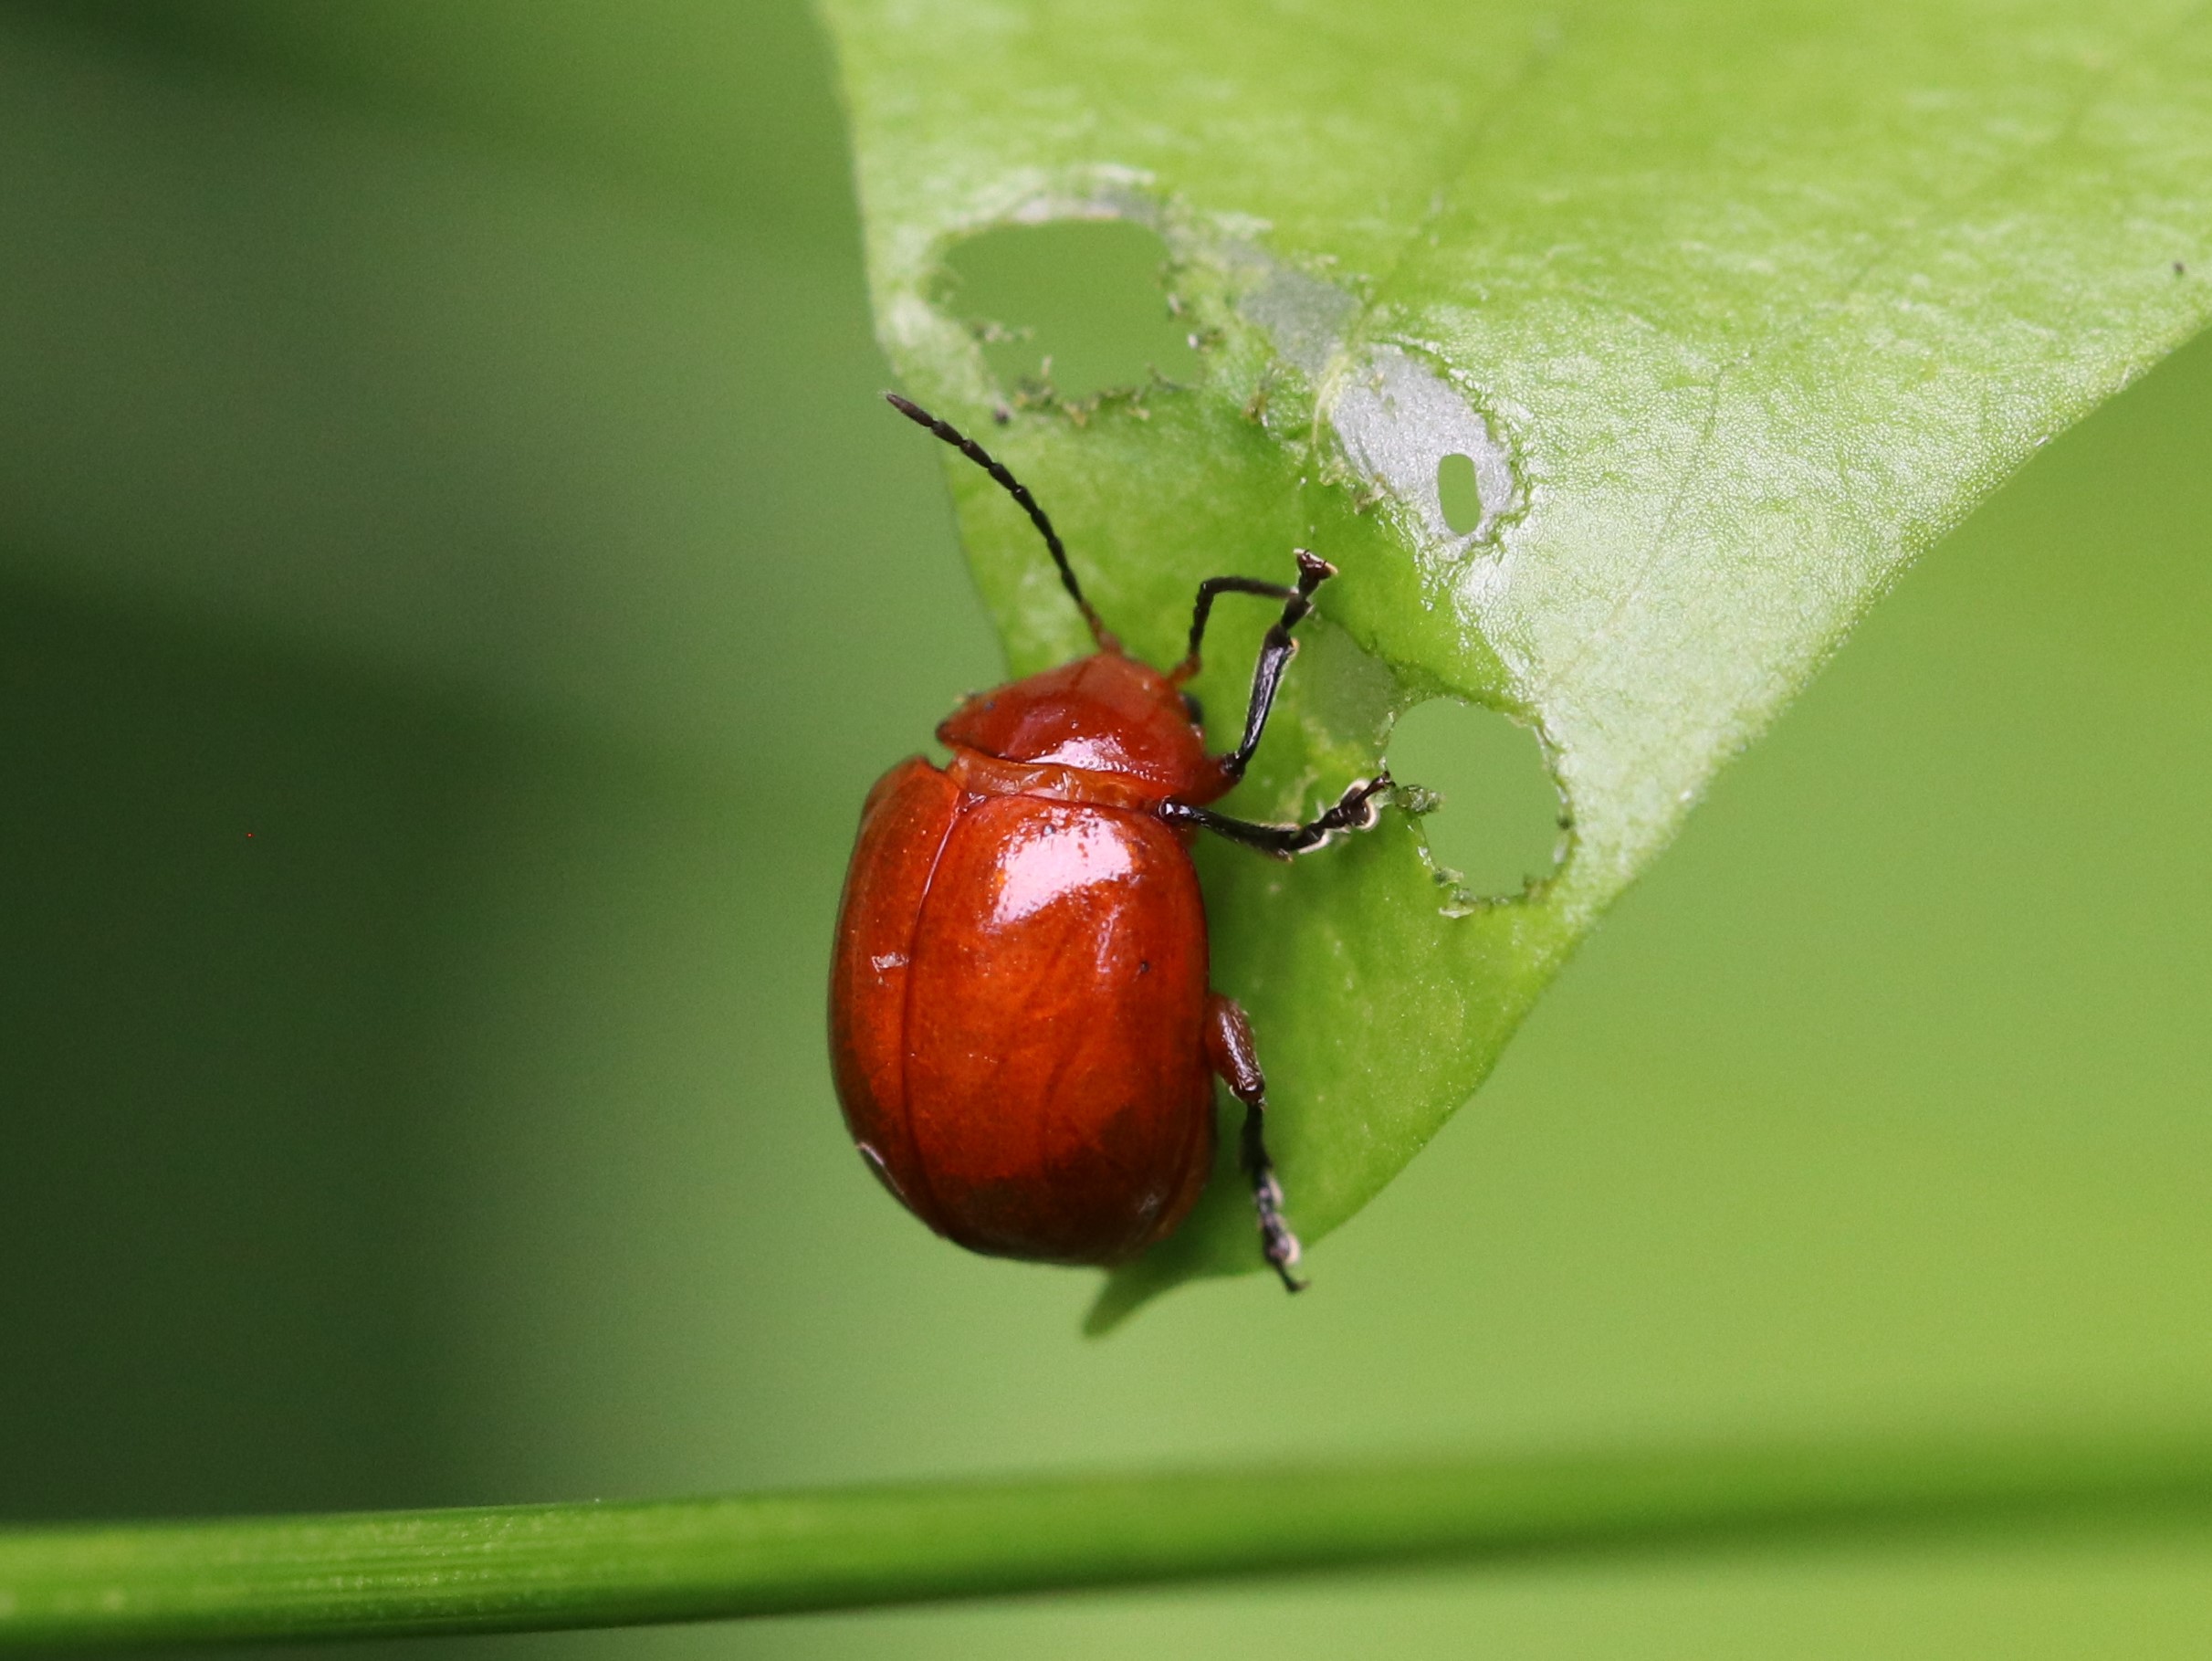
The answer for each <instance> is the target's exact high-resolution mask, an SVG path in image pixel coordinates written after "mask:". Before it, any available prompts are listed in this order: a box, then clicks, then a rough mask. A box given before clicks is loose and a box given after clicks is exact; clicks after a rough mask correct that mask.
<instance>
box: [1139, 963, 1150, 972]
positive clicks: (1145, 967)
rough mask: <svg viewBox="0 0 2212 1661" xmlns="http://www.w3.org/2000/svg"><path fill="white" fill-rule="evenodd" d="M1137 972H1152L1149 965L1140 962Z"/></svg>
mask: <svg viewBox="0 0 2212 1661" xmlns="http://www.w3.org/2000/svg"><path fill="white" fill-rule="evenodd" d="M1151 972H1152V965H1151V964H1149V963H1144V962H1140V963H1138V964H1137V973H1138V974H1150V973H1151Z"/></svg>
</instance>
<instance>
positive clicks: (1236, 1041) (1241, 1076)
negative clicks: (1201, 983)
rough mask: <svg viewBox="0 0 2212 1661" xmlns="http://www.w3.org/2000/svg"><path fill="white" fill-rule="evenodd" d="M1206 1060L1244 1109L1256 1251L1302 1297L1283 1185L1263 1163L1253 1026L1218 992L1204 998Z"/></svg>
mask: <svg viewBox="0 0 2212 1661" xmlns="http://www.w3.org/2000/svg"><path fill="white" fill-rule="evenodd" d="M1206 1059H1207V1061H1208V1063H1209V1064H1211V1067H1212V1068H1213V1070H1214V1071H1215V1072H1216V1073H1218V1074H1220V1075H1221V1081H1222V1082H1223V1083H1224V1084H1226V1085H1228V1087H1229V1093H1230V1094H1231V1095H1232V1096H1233V1097H1235V1098H1236V1099H1238V1100H1239V1101H1241V1102H1242V1103H1243V1104H1244V1136H1243V1166H1244V1174H1245V1175H1246V1176H1248V1177H1249V1178H1251V1179H1252V1204H1253V1209H1254V1210H1255V1211H1257V1212H1258V1213H1259V1214H1260V1249H1261V1250H1262V1251H1263V1252H1264V1253H1265V1254H1266V1256H1267V1261H1268V1262H1269V1263H1270V1264H1272V1265H1273V1266H1274V1271H1275V1273H1276V1274H1277V1275H1279V1276H1281V1277H1283V1286H1284V1290H1286V1291H1292V1292H1303V1291H1304V1290H1305V1281H1303V1280H1301V1279H1299V1278H1298V1277H1296V1276H1295V1275H1294V1274H1292V1273H1291V1270H1292V1269H1294V1268H1295V1267H1297V1263H1298V1257H1299V1250H1298V1236H1297V1235H1295V1234H1293V1233H1292V1232H1291V1226H1290V1224H1289V1223H1288V1222H1286V1221H1285V1220H1284V1215H1283V1185H1282V1183H1278V1182H1276V1181H1275V1166H1274V1161H1273V1160H1271V1159H1269V1158H1268V1157H1267V1138H1266V1134H1265V1124H1266V1118H1267V1079H1266V1077H1265V1076H1264V1075H1263V1073H1262V1072H1261V1071H1260V1057H1259V1052H1258V1050H1257V1049H1255V1048H1254V1047H1253V1041H1252V1023H1251V1022H1250V1021H1249V1020H1247V1019H1246V1018H1245V1015H1244V1009H1243V1006H1242V1004H1239V1003H1238V1002H1237V1001H1236V1000H1235V999H1234V998H1225V997H1223V996H1222V995H1221V993H1218V992H1215V993H1207V995H1206Z"/></svg>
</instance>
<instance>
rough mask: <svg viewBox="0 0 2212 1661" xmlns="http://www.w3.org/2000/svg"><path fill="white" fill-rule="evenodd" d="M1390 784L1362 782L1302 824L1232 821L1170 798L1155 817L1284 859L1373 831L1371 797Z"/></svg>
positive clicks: (1379, 777)
mask: <svg viewBox="0 0 2212 1661" xmlns="http://www.w3.org/2000/svg"><path fill="white" fill-rule="evenodd" d="M1393 783H1395V781H1393V780H1392V779H1391V777H1390V775H1389V773H1377V774H1376V775H1375V776H1374V777H1373V778H1371V779H1365V780H1362V781H1361V782H1360V783H1357V784H1354V785H1353V786H1352V787H1351V788H1350V789H1349V790H1347V791H1346V792H1345V793H1344V794H1343V795H1342V796H1340V797H1338V798H1337V805H1336V806H1334V807H1332V808H1330V809H1329V810H1328V811H1327V812H1326V813H1325V814H1322V815H1320V816H1319V817H1317V818H1315V819H1312V820H1309V821H1308V822H1306V823H1305V824H1304V825H1255V824H1253V822H1252V821H1251V820H1249V819H1232V818H1231V817H1230V816H1229V815H1227V814H1217V813H1215V812H1214V811H1213V810H1212V809H1211V808H1208V807H1194V806H1192V805H1191V804H1190V803H1188V802H1178V801H1175V800H1173V799H1172V798H1170V799H1169V800H1168V801H1165V802H1162V803H1161V804H1159V810H1158V811H1159V816H1160V817H1161V818H1163V819H1165V820H1166V821H1167V822H1168V823H1169V824H1170V825H1191V826H1194V827H1196V828H1197V829H1200V830H1210V831H1211V832H1213V833H1214V835H1216V836H1226V837H1228V838H1229V840H1230V841H1232V842H1241V843H1242V844H1243V845H1244V846H1246V847H1255V848H1258V849H1259V850H1260V851H1261V852H1262V853H1263V854H1273V855H1274V856H1275V857H1277V858H1278V859H1288V858H1289V857H1291V856H1292V855H1294V854H1310V853H1312V852H1313V851H1314V850H1315V849H1316V848H1317V847H1324V846H1327V845H1328V844H1329V843H1330V842H1333V841H1334V840H1336V838H1337V836H1341V835H1343V834H1344V833H1345V832H1347V831H1363V830H1371V829H1373V828H1374V825H1375V823H1376V821H1377V820H1378V819H1379V818H1380V817H1381V816H1382V814H1381V810H1380V809H1379V807H1377V806H1376V804H1375V798H1376V797H1377V796H1379V795H1380V794H1382V793H1383V792H1384V791H1386V790H1389V789H1390V788H1391V787H1392V785H1393Z"/></svg>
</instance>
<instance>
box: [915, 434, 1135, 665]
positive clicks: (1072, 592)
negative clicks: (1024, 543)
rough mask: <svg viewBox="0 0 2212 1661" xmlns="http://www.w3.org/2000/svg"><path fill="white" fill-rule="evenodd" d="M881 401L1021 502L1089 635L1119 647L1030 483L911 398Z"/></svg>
mask: <svg viewBox="0 0 2212 1661" xmlns="http://www.w3.org/2000/svg"><path fill="white" fill-rule="evenodd" d="M884 401H885V402H886V404H888V405H890V406H891V407H892V408H893V409H895V410H896V411H897V412H898V413H899V414H900V415H904V416H906V418H907V420H909V421H911V422H913V423H914V424H915V425H916V426H926V427H928V429H929V430H930V431H931V432H933V433H935V434H936V435H937V436H938V437H939V438H942V439H943V440H944V441H945V442H946V443H947V444H949V445H950V446H951V447H953V448H954V449H956V450H958V451H959V453H960V454H961V455H963V456H965V457H968V459H969V460H970V461H972V462H974V463H975V464H976V466H978V467H979V468H982V469H983V471H984V472H986V473H988V474H990V475H991V478H994V479H996V480H997V481H998V483H999V485H1000V488H1001V489H1003V490H1004V491H1005V492H1006V494H1007V495H1009V496H1011V497H1012V498H1013V499H1014V500H1016V501H1018V502H1020V503H1021V504H1022V511H1023V512H1025V513H1027V514H1028V515H1029V519H1030V523H1032V524H1033V525H1034V526H1036V527H1037V533H1038V534H1039V535H1040V536H1042V537H1043V538H1044V546H1045V548H1046V549H1047V550H1048V551H1050V552H1051V554H1052V556H1053V563H1054V564H1055V565H1057V566H1058V567H1059V568H1060V581H1061V583H1062V584H1063V585H1064V587H1065V588H1066V589H1067V593H1068V598H1070V599H1071V600H1073V601H1075V609H1076V610H1077V611H1079V612H1081V613H1082V614H1083V620H1084V622H1085V623H1087V624H1088V625H1090V629H1091V638H1092V639H1094V640H1096V641H1097V642H1098V646H1099V649H1100V650H1102V651H1108V652H1113V651H1119V650H1120V649H1121V643H1120V642H1119V641H1118V640H1116V639H1115V638H1114V636H1113V632H1112V631H1111V630H1109V629H1108V628H1107V627H1106V625H1105V624H1104V623H1102V622H1100V621H1099V617H1098V614H1097V613H1096V611H1094V610H1092V609H1091V603H1090V602H1089V601H1088V600H1086V599H1085V598H1084V597H1083V584H1082V583H1078V582H1076V581H1075V567H1074V566H1073V565H1070V564H1069V563H1068V562H1067V550H1066V549H1065V548H1064V547H1063V546H1061V542H1060V533H1059V532H1058V531H1054V529H1053V521H1052V520H1049V519H1047V518H1045V517H1044V510H1043V508H1040V507H1039V506H1037V499H1036V498H1035V497H1033V496H1032V495H1031V494H1030V493H1029V487H1028V486H1027V485H1025V484H1023V483H1022V481H1021V480H1020V479H1018V478H1015V477H1014V476H1013V475H1012V473H1010V472H1008V471H1007V470H1006V465H1005V464H1004V463H1003V462H1001V461H1000V460H999V459H998V458H997V457H995V456H993V455H992V454H991V452H990V451H989V450H987V449H985V448H984V447H982V446H981V445H980V444H978V443H977V442H976V441H975V440H974V439H972V438H970V436H968V435H967V434H966V433H963V432H962V431H960V429H959V427H957V426H953V425H952V423H951V422H949V421H940V420H938V418H937V417H936V416H935V415H931V414H930V413H929V412H928V410H926V409H924V408H923V407H922V406H921V405H918V404H916V403H914V402H913V401H912V400H911V399H907V398H902V397H900V396H899V395H898V394H896V393H895V392H887V393H886V394H884Z"/></svg>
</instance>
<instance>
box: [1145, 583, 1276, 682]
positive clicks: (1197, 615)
mask: <svg viewBox="0 0 2212 1661" xmlns="http://www.w3.org/2000/svg"><path fill="white" fill-rule="evenodd" d="M1297 593H1298V591H1297V590H1296V589H1295V588H1292V587H1290V586H1289V585H1288V584H1287V583H1265V582H1262V581H1261V580H1260V579H1259V578H1258V577H1208V578H1207V579H1206V580H1205V581H1204V582H1203V583H1200V584H1199V585H1198V604H1197V605H1196V606H1194V607H1193V608H1192V609H1191V613H1190V650H1189V651H1187V652H1185V653H1184V654H1183V660H1182V662H1180V663H1179V664H1177V665H1176V666H1175V667H1174V668H1172V669H1170V670H1169V671H1168V684H1169V686H1175V687H1179V686H1181V685H1182V684H1183V682H1185V681H1186V680H1189V679H1190V678H1191V677H1192V676H1193V675H1195V674H1197V673H1198V671H1199V655H1198V648H1199V643H1200V641H1202V640H1204V639H1205V638H1206V619H1207V618H1208V617H1211V615H1213V600H1214V596H1215V595H1216V594H1258V595H1259V596H1260V597H1261V598H1262V599H1263V600H1280V601H1282V602H1283V603H1284V604H1286V605H1287V604H1289V603H1290V602H1291V601H1292V600H1293V599H1295V597H1296V596H1297Z"/></svg>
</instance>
